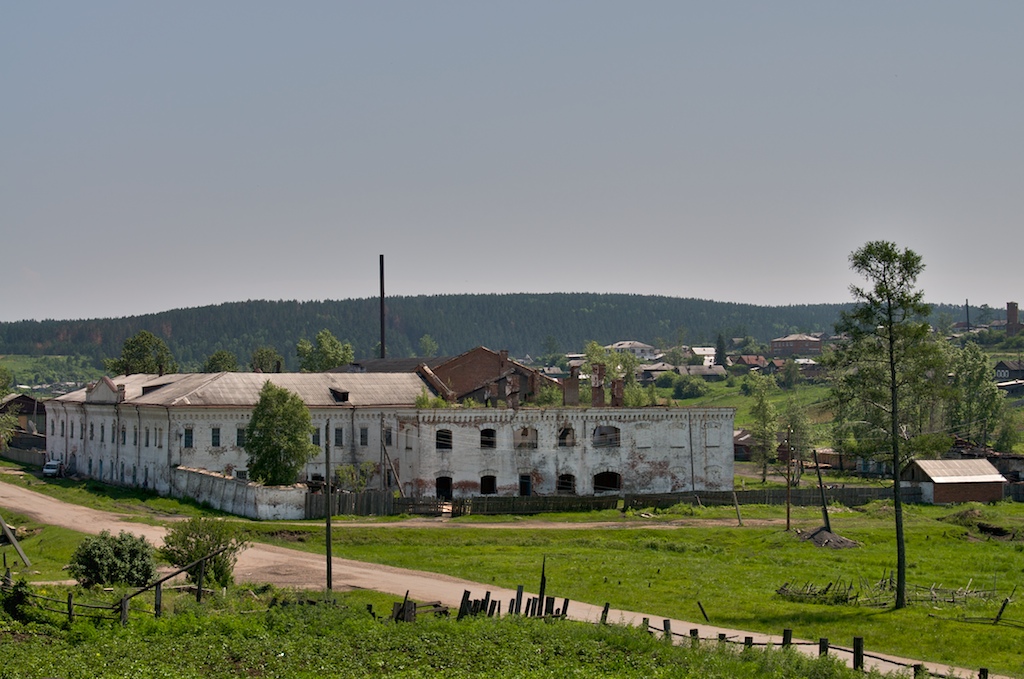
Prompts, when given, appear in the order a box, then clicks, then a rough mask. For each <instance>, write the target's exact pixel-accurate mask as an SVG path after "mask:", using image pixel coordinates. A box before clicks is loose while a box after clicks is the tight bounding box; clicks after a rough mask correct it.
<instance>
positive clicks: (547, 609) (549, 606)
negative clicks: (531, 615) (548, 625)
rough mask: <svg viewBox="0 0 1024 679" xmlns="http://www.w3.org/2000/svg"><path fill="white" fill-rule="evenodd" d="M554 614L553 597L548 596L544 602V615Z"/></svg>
mask: <svg viewBox="0 0 1024 679" xmlns="http://www.w3.org/2000/svg"><path fill="white" fill-rule="evenodd" d="M554 614H555V597H553V596H549V597H547V599H545V601H544V615H554Z"/></svg>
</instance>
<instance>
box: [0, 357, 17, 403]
mask: <svg viewBox="0 0 1024 679" xmlns="http://www.w3.org/2000/svg"><path fill="white" fill-rule="evenodd" d="M13 386H14V376H13V375H11V371H10V370H8V369H7V368H5V367H4V366H2V365H0V396H6V395H7V394H9V393H11V387H13Z"/></svg>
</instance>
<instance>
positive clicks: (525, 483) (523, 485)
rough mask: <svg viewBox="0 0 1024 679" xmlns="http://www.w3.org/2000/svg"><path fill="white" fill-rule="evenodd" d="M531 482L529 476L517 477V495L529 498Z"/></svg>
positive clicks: (521, 475)
mask: <svg viewBox="0 0 1024 679" xmlns="http://www.w3.org/2000/svg"><path fill="white" fill-rule="evenodd" d="M531 481H532V479H530V475H529V474H520V475H519V494H520V495H522V496H523V497H530V494H531V492H530V491H531V490H532V483H531Z"/></svg>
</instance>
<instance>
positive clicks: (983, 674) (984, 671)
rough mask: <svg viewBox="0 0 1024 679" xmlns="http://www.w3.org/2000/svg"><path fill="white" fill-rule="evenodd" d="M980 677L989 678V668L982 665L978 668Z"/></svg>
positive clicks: (981, 678)
mask: <svg viewBox="0 0 1024 679" xmlns="http://www.w3.org/2000/svg"><path fill="white" fill-rule="evenodd" d="M978 679H988V668H987V667H982V668H981V669H980V670H978Z"/></svg>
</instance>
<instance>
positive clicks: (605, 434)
mask: <svg viewBox="0 0 1024 679" xmlns="http://www.w3.org/2000/svg"><path fill="white" fill-rule="evenodd" d="M594 447H595V448H618V447H619V428H618V427H609V426H600V427H594Z"/></svg>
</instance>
